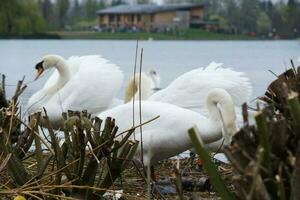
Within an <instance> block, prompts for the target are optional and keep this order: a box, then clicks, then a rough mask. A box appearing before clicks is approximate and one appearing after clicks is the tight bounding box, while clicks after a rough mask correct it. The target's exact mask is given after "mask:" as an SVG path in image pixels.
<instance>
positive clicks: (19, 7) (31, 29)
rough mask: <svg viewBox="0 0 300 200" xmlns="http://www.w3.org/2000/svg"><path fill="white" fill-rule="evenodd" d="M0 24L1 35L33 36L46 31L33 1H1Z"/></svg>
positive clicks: (36, 5) (35, 2)
mask: <svg viewBox="0 0 300 200" xmlns="http://www.w3.org/2000/svg"><path fill="white" fill-rule="evenodd" d="M0 24H1V26H0V34H1V35H22V34H23V35H24V34H34V33H41V32H44V31H45V29H46V25H45V21H44V20H43V18H42V15H41V12H40V10H39V7H38V4H37V1H35V0H26V1H24V0H2V1H1V4H0Z"/></svg>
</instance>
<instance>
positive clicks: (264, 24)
mask: <svg viewBox="0 0 300 200" xmlns="http://www.w3.org/2000/svg"><path fill="white" fill-rule="evenodd" d="M271 29H272V22H271V20H270V18H269V16H268V15H267V14H266V13H265V12H261V13H259V15H258V17H257V20H256V30H257V33H258V34H260V35H264V36H267V35H268V33H270V32H271Z"/></svg>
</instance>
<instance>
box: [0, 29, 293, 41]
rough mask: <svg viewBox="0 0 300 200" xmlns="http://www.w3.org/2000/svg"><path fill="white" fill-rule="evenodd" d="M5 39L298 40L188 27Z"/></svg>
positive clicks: (3, 37) (52, 34) (55, 32)
mask: <svg viewBox="0 0 300 200" xmlns="http://www.w3.org/2000/svg"><path fill="white" fill-rule="evenodd" d="M3 39H24V40H26V39H32V40H35V39H46V40H47V39H49V40H51V39H57V40H60V39H62V40H64V39H65V40H72V39H82V40H171V41H172V40H174V41H180V40H182V41H197V40H199V41H201V40H208V41H213V40H216V41H226V40H228V41H235V40H241V41H243V40H244V41H252V40H259V41H264V40H266V41H268V40H297V39H296V38H295V39H288V38H287V39H286V38H284V39H273V38H259V37H253V36H252V37H251V36H248V35H242V34H226V33H214V32H208V31H204V30H201V29H187V30H182V31H178V32H169V33H152V32H114V33H112V32H95V31H49V32H46V33H37V34H25V35H13V36H0V40H3Z"/></svg>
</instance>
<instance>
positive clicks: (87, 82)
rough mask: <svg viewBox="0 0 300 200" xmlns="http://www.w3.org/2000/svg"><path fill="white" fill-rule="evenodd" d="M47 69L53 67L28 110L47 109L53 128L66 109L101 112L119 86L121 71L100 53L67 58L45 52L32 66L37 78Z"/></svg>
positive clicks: (92, 112) (33, 96) (121, 79)
mask: <svg viewBox="0 0 300 200" xmlns="http://www.w3.org/2000/svg"><path fill="white" fill-rule="evenodd" d="M50 68H55V69H56V70H55V71H54V73H53V74H52V75H51V77H50V78H49V79H48V81H47V82H46V84H45V85H44V87H43V88H42V89H41V90H39V91H38V92H36V93H35V94H33V95H32V96H31V98H30V99H29V102H28V112H29V113H32V112H36V111H39V110H40V109H41V108H42V107H45V108H46V109H47V112H48V115H49V118H50V120H51V122H52V124H53V126H54V127H58V126H59V125H60V122H61V113H62V112H63V111H67V110H87V111H88V112H89V113H91V114H98V113H100V112H101V111H104V110H105V109H107V108H108V106H109V105H110V104H111V102H112V99H113V97H114V96H115V95H116V94H117V92H118V90H119V89H120V88H121V84H122V82H123V73H122V72H121V71H120V70H119V67H117V66H116V65H114V64H112V63H109V62H108V61H107V60H105V59H103V58H101V57H100V56H94V55H93V56H82V57H75V56H73V57H70V58H69V59H68V60H65V59H64V58H62V57H61V56H58V55H47V56H45V57H44V58H43V59H42V61H41V62H39V63H38V64H37V65H36V71H37V77H36V79H37V78H39V76H40V75H41V74H42V73H43V72H44V71H45V70H48V69H50Z"/></svg>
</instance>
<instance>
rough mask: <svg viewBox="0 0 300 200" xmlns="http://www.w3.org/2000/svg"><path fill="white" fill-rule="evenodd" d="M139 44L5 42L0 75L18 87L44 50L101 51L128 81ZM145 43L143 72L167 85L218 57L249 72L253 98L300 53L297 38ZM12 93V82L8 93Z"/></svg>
mask: <svg viewBox="0 0 300 200" xmlns="http://www.w3.org/2000/svg"><path fill="white" fill-rule="evenodd" d="M135 45H136V42H135V41H124V40H122V41H117V40H113V41H110V40H0V60H1V62H0V73H3V74H5V75H6V76H7V84H10V85H13V84H15V83H16V82H17V80H19V79H21V78H22V77H23V76H24V75H25V77H26V81H31V80H33V78H34V73H35V70H34V66H35V64H36V63H37V62H38V61H39V60H40V58H41V57H42V56H43V55H45V54H59V55H62V56H64V57H66V58H67V57H69V56H72V55H91V54H101V55H102V56H103V57H104V58H107V59H109V60H110V61H111V62H113V63H115V64H117V65H119V66H120V68H121V69H122V70H123V71H124V74H125V81H126V80H128V79H129V77H130V75H131V74H132V71H133V66H134V57H135ZM140 47H143V48H144V56H143V68H144V70H145V71H147V70H149V69H156V70H157V71H158V73H159V74H160V76H161V83H162V86H163V87H164V86H166V85H167V84H169V83H170V82H171V81H172V80H173V79H174V78H176V77H178V76H179V75H180V74H182V73H184V72H186V71H189V70H191V69H193V68H197V67H203V66H206V65H208V64H209V63H210V62H211V61H216V62H222V63H224V64H225V66H228V67H232V68H233V69H235V70H238V71H243V72H245V73H247V75H248V76H249V77H250V79H251V81H252V83H253V88H254V91H253V92H254V93H253V95H252V96H253V98H254V97H256V96H258V95H260V94H262V93H263V92H264V91H265V89H266V87H267V84H268V83H269V82H270V81H271V80H273V79H274V75H272V74H271V73H270V72H268V70H272V71H273V72H274V73H277V74H278V73H281V72H282V71H283V70H284V69H285V68H287V67H289V66H290V59H294V60H296V59H297V58H298V57H299V56H300V45H299V43H298V42H297V41H142V42H140ZM49 75H50V73H48V76H49ZM46 80H47V76H44V77H43V78H42V79H40V80H38V81H36V82H33V83H31V84H29V85H28V89H26V91H25V93H24V94H23V97H22V99H21V100H22V104H23V105H24V104H26V101H27V100H28V98H29V97H30V95H31V94H32V93H34V92H35V91H37V90H38V89H39V88H41V87H42V85H43V83H44V82H45V81H46ZM112 81H113V80H112ZM123 90H124V89H123ZM13 91H14V87H13V86H9V87H8V95H12V93H13ZM119 96H120V97H122V96H123V91H120V94H119Z"/></svg>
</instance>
